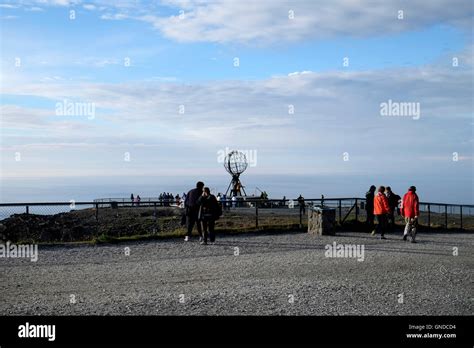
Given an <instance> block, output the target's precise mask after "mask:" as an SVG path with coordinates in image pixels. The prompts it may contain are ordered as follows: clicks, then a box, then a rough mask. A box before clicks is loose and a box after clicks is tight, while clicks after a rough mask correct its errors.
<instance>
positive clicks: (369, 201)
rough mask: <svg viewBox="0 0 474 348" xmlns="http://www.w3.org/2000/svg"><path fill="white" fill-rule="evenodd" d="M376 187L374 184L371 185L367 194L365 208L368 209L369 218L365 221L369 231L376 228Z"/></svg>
mask: <svg viewBox="0 0 474 348" xmlns="http://www.w3.org/2000/svg"><path fill="white" fill-rule="evenodd" d="M375 189H376V187H375V186H374V185H372V186H370V189H369V191H367V193H366V194H365V210H367V220H366V221H365V222H366V224H367V226H368V228H369V232H371V231H372V230H373V229H374V218H375V215H374V197H375Z"/></svg>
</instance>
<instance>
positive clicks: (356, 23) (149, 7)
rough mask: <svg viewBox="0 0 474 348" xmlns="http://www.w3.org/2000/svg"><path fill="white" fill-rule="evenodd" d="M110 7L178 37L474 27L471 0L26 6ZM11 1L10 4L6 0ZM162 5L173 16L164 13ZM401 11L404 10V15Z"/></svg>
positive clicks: (254, 38)
mask: <svg viewBox="0 0 474 348" xmlns="http://www.w3.org/2000/svg"><path fill="white" fill-rule="evenodd" d="M80 4H82V6H83V8H85V9H87V10H93V9H100V10H101V11H104V10H105V11H106V12H105V13H103V14H101V15H100V18H101V19H104V20H125V19H131V20H138V21H143V22H146V23H148V24H150V25H152V26H153V27H155V28H156V29H157V30H159V31H160V32H161V33H162V34H163V35H164V36H165V37H167V38H169V39H171V40H176V41H178V42H216V43H244V44H277V43H288V42H302V41H304V40H324V39H328V38H334V37H372V36H379V35H387V34H395V33H400V32H405V31H414V30H420V29H423V28H426V27H430V26H433V25H439V24H447V25H451V26H455V27H458V28H461V29H463V30H464V31H466V32H470V31H471V30H472V18H473V16H474V7H473V6H472V2H471V1H470V0H431V1H425V0H411V1H405V0H395V1H372V0H359V1H353V0H319V1H312V0H295V1H290V0H279V1H274V0H258V1H250V0H243V1H230V0H213V1H202V0H166V1H162V2H161V4H160V5H158V3H155V2H148V1H107V0H95V1H94V0H91V1H87V3H84V2H83V1H81V0H30V1H28V0H26V1H24V2H22V5H23V6H35V5H45V6H63V7H64V6H77V5H80ZM6 6H10V5H9V4H7V5H6ZM163 7H167V12H169V10H170V9H171V10H174V11H175V14H174V15H168V16H165V15H163V12H165V11H163V9H164V8H163ZM399 11H403V13H402V14H401V13H400V12H399ZM402 17H403V18H402Z"/></svg>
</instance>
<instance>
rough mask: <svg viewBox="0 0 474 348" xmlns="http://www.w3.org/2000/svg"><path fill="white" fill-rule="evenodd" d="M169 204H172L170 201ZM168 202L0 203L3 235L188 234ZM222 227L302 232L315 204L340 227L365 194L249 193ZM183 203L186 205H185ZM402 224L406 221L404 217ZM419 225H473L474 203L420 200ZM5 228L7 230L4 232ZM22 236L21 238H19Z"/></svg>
mask: <svg viewBox="0 0 474 348" xmlns="http://www.w3.org/2000/svg"><path fill="white" fill-rule="evenodd" d="M168 203H169V202H168ZM168 203H167V202H165V201H163V200H161V201H160V200H155V201H151V200H146V199H145V200H141V201H140V203H139V204H137V203H135V202H131V200H130V199H126V198H123V199H120V200H119V199H108V200H100V201H97V200H96V201H93V202H48V203H0V234H1V233H3V234H4V235H5V234H6V235H7V236H12V235H14V234H19V235H21V238H23V239H24V238H26V237H27V236H29V235H34V236H39V235H45V234H46V235H48V236H49V235H51V238H50V239H52V240H75V239H77V238H76V237H77V236H78V235H81V234H82V235H85V236H86V238H85V239H93V238H95V237H97V236H98V235H110V236H113V237H121V236H129V235H134V234H138V235H140V234H159V233H162V234H166V233H170V234H172V233H175V234H176V233H184V227H183V226H181V224H180V222H181V215H182V213H183V212H184V209H182V208H180V207H179V205H177V204H176V202H175V203H174V205H169V204H168ZM221 204H222V205H223V211H224V213H223V217H222V218H221V219H220V221H219V222H218V228H221V229H224V230H239V229H245V230H264V229H275V230H278V229H286V230H291V229H293V230H295V229H296V230H297V229H302V228H304V227H305V225H306V223H307V221H306V220H307V219H306V218H305V215H306V214H305V213H306V212H305V211H306V210H307V209H312V207H315V206H324V207H327V208H333V209H335V210H336V218H337V222H338V223H339V225H340V226H344V225H345V224H346V223H348V222H351V223H354V222H356V223H357V222H364V221H365V219H366V211H365V209H363V208H362V206H363V205H364V204H365V198H311V199H305V200H304V206H303V205H300V204H299V203H298V200H297V199H285V200H283V199H260V198H253V197H246V198H241V199H237V200H236V201H231V200H226V201H225V202H221ZM181 207H182V204H181ZM397 219H398V222H399V223H400V224H402V223H403V220H402V218H401V217H400V216H397ZM419 221H420V224H421V225H423V226H425V227H427V229H430V228H432V227H436V228H446V229H448V228H456V229H469V230H471V229H474V205H466V204H446V203H433V202H421V203H420V218H419ZM2 229H3V232H2V231H1V230H2ZM18 238H20V237H18Z"/></svg>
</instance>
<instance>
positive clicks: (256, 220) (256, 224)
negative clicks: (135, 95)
mask: <svg viewBox="0 0 474 348" xmlns="http://www.w3.org/2000/svg"><path fill="white" fill-rule="evenodd" d="M255 228H256V229H258V201H255Z"/></svg>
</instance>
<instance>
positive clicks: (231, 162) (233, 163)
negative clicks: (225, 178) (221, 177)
mask: <svg viewBox="0 0 474 348" xmlns="http://www.w3.org/2000/svg"><path fill="white" fill-rule="evenodd" d="M247 166H248V163H247V157H245V154H244V153H242V152H240V151H235V150H234V151H231V152H229V153H228V154H227V156H226V157H225V159H224V168H225V170H227V172H228V173H229V174H230V175H232V180H231V181H230V184H229V186H228V187H227V190H226V195H228V193H229V190H230V194H231V196H242V192H243V193H244V195H245V196H246V195H247V194H246V193H245V190H244V187H243V186H242V183H241V182H240V174H242V173H243V172H244V171H245V170H246V169H247Z"/></svg>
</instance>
